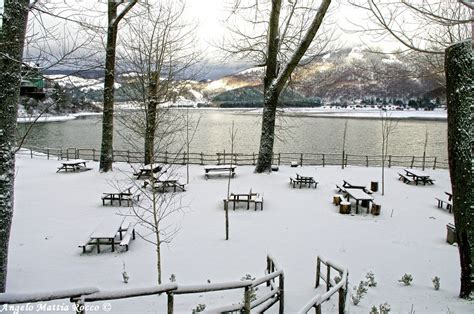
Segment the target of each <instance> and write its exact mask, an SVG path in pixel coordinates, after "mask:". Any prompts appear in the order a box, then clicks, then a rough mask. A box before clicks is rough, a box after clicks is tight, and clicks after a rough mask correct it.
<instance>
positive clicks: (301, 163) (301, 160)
mask: <svg viewBox="0 0 474 314" xmlns="http://www.w3.org/2000/svg"><path fill="white" fill-rule="evenodd" d="M300 166H301V167H303V153H301V156H300Z"/></svg>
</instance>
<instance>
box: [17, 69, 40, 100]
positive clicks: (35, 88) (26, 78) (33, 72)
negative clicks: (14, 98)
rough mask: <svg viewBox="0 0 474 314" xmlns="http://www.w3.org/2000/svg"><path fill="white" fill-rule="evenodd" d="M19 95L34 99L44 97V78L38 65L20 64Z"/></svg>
mask: <svg viewBox="0 0 474 314" xmlns="http://www.w3.org/2000/svg"><path fill="white" fill-rule="evenodd" d="M20 95H21V96H25V97H31V98H35V99H42V98H44V96H45V92H44V78H43V75H42V74H41V72H40V71H39V69H38V67H36V66H29V65H23V66H22V68H21V86H20Z"/></svg>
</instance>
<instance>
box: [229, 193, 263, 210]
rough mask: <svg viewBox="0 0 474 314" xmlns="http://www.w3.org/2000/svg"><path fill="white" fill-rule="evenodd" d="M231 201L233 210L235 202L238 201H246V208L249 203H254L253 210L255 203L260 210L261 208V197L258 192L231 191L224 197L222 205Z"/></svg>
mask: <svg viewBox="0 0 474 314" xmlns="http://www.w3.org/2000/svg"><path fill="white" fill-rule="evenodd" d="M229 202H233V207H232V209H233V210H235V204H236V203H239V202H244V203H247V210H248V209H250V203H254V204H255V210H257V204H260V210H263V197H262V195H261V194H260V193H253V192H252V191H250V192H249V193H231V194H230V195H229V198H228V199H224V205H225V204H226V203H229Z"/></svg>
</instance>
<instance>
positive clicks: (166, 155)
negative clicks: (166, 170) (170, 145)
mask: <svg viewBox="0 0 474 314" xmlns="http://www.w3.org/2000/svg"><path fill="white" fill-rule="evenodd" d="M164 163H165V164H167V163H168V151H165V162H164Z"/></svg>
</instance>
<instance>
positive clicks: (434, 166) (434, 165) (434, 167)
mask: <svg viewBox="0 0 474 314" xmlns="http://www.w3.org/2000/svg"><path fill="white" fill-rule="evenodd" d="M435 169H436V156H435V158H434V161H433V170H435Z"/></svg>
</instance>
